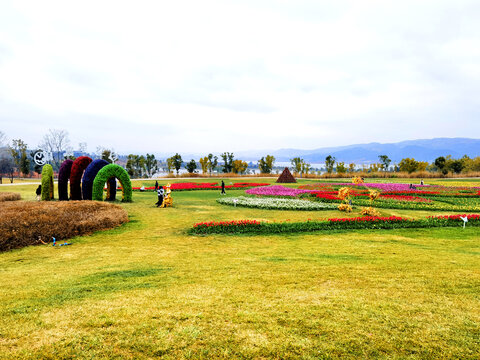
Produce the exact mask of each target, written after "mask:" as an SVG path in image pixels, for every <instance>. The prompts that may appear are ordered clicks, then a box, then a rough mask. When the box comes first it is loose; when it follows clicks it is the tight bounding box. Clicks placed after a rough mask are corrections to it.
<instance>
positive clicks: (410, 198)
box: [380, 194, 433, 203]
mask: <svg viewBox="0 0 480 360" xmlns="http://www.w3.org/2000/svg"><path fill="white" fill-rule="evenodd" d="M380 199H386V200H399V201H417V202H429V203H431V202H433V201H432V200H430V199H425V198H421V197H418V196H410V195H384V194H381V195H380Z"/></svg>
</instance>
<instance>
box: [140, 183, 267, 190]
mask: <svg viewBox="0 0 480 360" xmlns="http://www.w3.org/2000/svg"><path fill="white" fill-rule="evenodd" d="M267 185H270V184H267V183H249V182H238V183H234V184H233V185H225V189H245V188H250V187H257V186H267ZM221 188H222V187H221V186H220V185H218V183H216V182H211V183H193V182H184V183H173V184H172V186H171V187H170V190H172V191H186V190H218V189H221ZM144 189H145V190H155V186H148V187H144ZM133 190H140V187H138V186H137V187H134V188H133Z"/></svg>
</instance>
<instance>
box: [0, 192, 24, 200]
mask: <svg viewBox="0 0 480 360" xmlns="http://www.w3.org/2000/svg"><path fill="white" fill-rule="evenodd" d="M21 198H22V196H21V195H20V194H19V193H12V192H0V202H2V201H17V200H20V199H21Z"/></svg>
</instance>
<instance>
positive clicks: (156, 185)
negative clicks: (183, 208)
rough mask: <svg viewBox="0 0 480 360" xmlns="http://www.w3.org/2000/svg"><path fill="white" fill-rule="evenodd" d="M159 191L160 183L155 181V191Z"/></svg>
mask: <svg viewBox="0 0 480 360" xmlns="http://www.w3.org/2000/svg"><path fill="white" fill-rule="evenodd" d="M157 190H158V181H155V191H157Z"/></svg>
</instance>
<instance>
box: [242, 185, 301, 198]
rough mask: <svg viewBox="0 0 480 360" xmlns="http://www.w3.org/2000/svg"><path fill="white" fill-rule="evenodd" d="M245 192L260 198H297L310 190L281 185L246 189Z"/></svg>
mask: <svg viewBox="0 0 480 360" xmlns="http://www.w3.org/2000/svg"><path fill="white" fill-rule="evenodd" d="M245 192H246V193H247V194H250V195H261V196H297V195H299V194H303V193H307V192H311V190H302V189H292V188H288V187H285V186H282V185H272V186H263V187H256V188H253V189H248V190H247V191H245Z"/></svg>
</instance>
